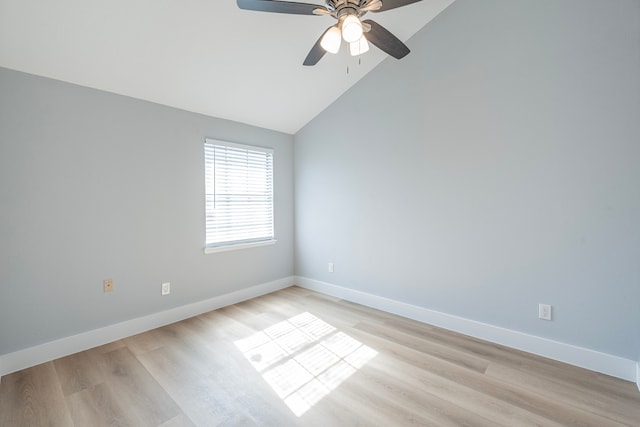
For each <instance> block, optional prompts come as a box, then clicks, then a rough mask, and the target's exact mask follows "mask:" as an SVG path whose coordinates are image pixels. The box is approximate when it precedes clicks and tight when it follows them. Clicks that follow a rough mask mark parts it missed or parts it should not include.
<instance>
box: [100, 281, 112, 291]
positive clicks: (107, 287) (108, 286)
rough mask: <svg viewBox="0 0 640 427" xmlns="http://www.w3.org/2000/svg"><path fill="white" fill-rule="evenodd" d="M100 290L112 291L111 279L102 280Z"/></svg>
mask: <svg viewBox="0 0 640 427" xmlns="http://www.w3.org/2000/svg"><path fill="white" fill-rule="evenodd" d="M102 290H103V291H104V292H111V291H112V290H113V279H104V280H103V281H102Z"/></svg>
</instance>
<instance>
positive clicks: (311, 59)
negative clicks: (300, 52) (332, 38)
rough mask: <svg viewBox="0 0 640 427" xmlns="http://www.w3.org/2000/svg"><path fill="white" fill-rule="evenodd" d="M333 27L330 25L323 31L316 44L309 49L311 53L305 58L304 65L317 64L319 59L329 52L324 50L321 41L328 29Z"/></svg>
mask: <svg viewBox="0 0 640 427" xmlns="http://www.w3.org/2000/svg"><path fill="white" fill-rule="evenodd" d="M331 28H332V27H329V28H327V29H326V30H324V33H322V35H321V36H320V38H319V39H318V41H317V42H316V44H314V45H313V47H312V48H311V50H310V51H309V54H307V57H306V58H305V59H304V62H303V63H302V65H307V66H309V65H316V64H317V63H318V61H320V60H321V59H322V57H323V56H324V54H325V53H327V51H326V50H324V49H323V47H322V46H320V42H321V41H322V38H323V37H324V35H325V34H327V31H329V30H330V29H331Z"/></svg>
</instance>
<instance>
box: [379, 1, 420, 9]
mask: <svg viewBox="0 0 640 427" xmlns="http://www.w3.org/2000/svg"><path fill="white" fill-rule="evenodd" d="M419 1H421V0H382V7H381V8H380V9H378V10H372V12H384V11H385V10H389V9H395V8H397V7H402V6H406V5H408V4H411V3H418V2H419Z"/></svg>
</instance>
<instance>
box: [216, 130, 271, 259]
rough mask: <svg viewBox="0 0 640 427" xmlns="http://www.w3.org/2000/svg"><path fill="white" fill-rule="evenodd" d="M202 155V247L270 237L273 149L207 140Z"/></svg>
mask: <svg viewBox="0 0 640 427" xmlns="http://www.w3.org/2000/svg"><path fill="white" fill-rule="evenodd" d="M204 158H205V192H206V195H205V197H206V202H205V205H206V248H217V247H223V246H228V245H239V244H244V243H253V242H262V241H268V240H273V238H274V235H273V150H270V149H267V148H261V147H252V146H248V145H240V144H232V143H228V142H222V141H215V140H211V139H207V140H205V144H204ZM206 248H205V249H206Z"/></svg>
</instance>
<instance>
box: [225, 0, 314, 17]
mask: <svg viewBox="0 0 640 427" xmlns="http://www.w3.org/2000/svg"><path fill="white" fill-rule="evenodd" d="M237 2H238V7H239V8H240V9H246V10H257V11H259V12H275V13H292V14H295V15H318V12H315V13H314V11H315V10H316V9H325V8H324V6H319V5H317V4H309V3H295V2H290V1H278V0H237Z"/></svg>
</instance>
